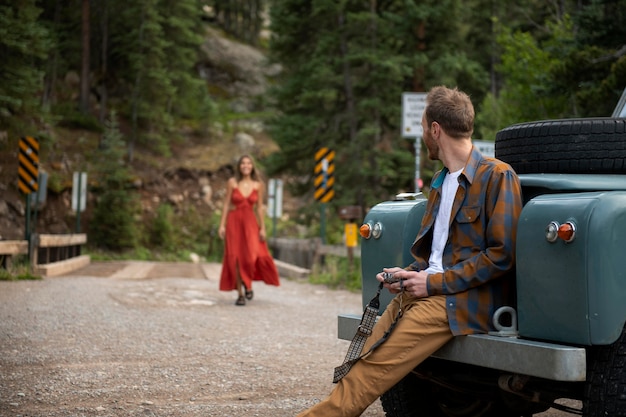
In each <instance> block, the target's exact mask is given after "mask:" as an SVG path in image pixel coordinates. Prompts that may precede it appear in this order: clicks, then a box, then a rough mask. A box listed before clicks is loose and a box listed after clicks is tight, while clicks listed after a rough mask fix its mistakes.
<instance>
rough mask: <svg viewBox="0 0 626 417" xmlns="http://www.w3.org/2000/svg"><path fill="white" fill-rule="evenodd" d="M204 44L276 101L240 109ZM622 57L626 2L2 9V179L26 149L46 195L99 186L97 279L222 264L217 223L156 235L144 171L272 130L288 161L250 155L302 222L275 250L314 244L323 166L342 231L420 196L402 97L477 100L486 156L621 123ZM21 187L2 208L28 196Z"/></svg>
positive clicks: (93, 226)
mask: <svg viewBox="0 0 626 417" xmlns="http://www.w3.org/2000/svg"><path fill="white" fill-rule="evenodd" d="M209 29H211V30H212V31H215V32H217V33H219V34H220V36H223V37H224V38H225V39H229V40H231V41H237V42H240V43H242V44H245V45H248V46H252V47H254V48H256V49H257V50H259V51H262V53H263V54H264V55H265V56H266V57H267V64H268V67H273V68H277V69H278V70H277V71H276V72H275V73H274V74H273V76H268V77H267V78H268V79H267V85H268V86H269V88H267V89H265V90H264V91H261V92H259V93H258V94H256V95H253V96H247V97H246V98H245V99H243V98H242V97H241V96H240V95H238V93H237V92H233V91H236V89H235V88H231V87H232V86H233V85H238V83H241V82H242V80H238V79H237V75H236V74H237V71H236V66H237V65H238V62H230V63H227V64H224V65H222V66H221V67H217V68H216V67H207V66H206V62H205V60H204V59H203V58H202V53H203V52H206V51H203V48H207V45H208V44H207V43H206V39H207V36H208V30H209ZM624 39H626V0H589V1H578V0H562V1H540V0H523V1H519V0H501V1H497V2H496V1H492V0H445V1H441V0H427V1H405V0H390V1H385V2H381V1H379V2H362V1H341V2H338V1H334V0H280V1H275V0H245V1H244V0H205V1H200V0H141V1H136V2H130V3H129V2H123V1H122V0H103V1H98V2H93V1H89V0H81V1H74V2H62V1H58V0H45V1H40V0H24V1H20V2H13V3H8V4H5V5H1V6H0V55H1V56H2V60H1V61H0V78H1V79H2V80H3V82H2V84H1V85H0V163H1V165H3V166H7V165H8V164H9V162H10V163H15V161H14V160H13V159H12V158H13V156H14V155H15V152H14V150H15V149H17V141H18V139H19V137H21V136H25V135H30V136H35V137H37V138H38V140H39V142H40V145H41V150H40V153H41V161H42V167H44V168H46V169H47V171H48V172H49V181H48V188H49V190H50V191H51V192H53V193H57V194H59V193H61V192H62V191H63V190H66V189H67V188H68V183H70V184H71V180H70V178H71V173H72V171H75V170H80V171H89V173H90V190H89V192H90V193H92V194H93V195H94V196H95V202H96V206H95V208H94V209H93V211H92V212H91V213H90V214H89V215H90V216H91V217H90V218H89V219H86V221H88V222H89V225H90V232H89V233H90V237H89V247H88V248H87V250H88V251H89V253H90V254H91V255H92V257H93V258H94V259H146V260H147V259H155V260H189V257H190V256H191V255H192V254H197V255H199V256H201V257H203V258H205V259H208V260H215V261H219V260H221V255H222V252H221V251H222V242H221V241H220V240H219V238H218V237H217V232H216V225H217V224H218V222H219V217H218V214H216V213H215V210H213V211H199V210H197V209H196V208H194V207H193V206H191V207H184V208H182V209H181V208H177V209H174V208H173V207H172V205H171V204H170V203H168V202H167V201H161V202H160V203H159V204H158V206H157V207H156V208H155V209H154V210H152V211H150V214H149V215H146V214H145V210H144V211H142V209H141V202H140V200H139V194H140V187H138V186H134V185H133V184H134V183H135V180H136V178H137V177H138V176H140V175H141V170H142V169H145V168H146V167H149V168H150V169H152V170H156V171H158V170H159V169H162V168H163V165H164V161H172V160H174V159H175V157H174V155H175V152H174V150H175V149H177V148H183V149H184V148H186V147H191V146H196V145H199V148H205V149H228V148H232V145H231V144H232V140H233V136H234V135H235V133H236V132H237V131H238V130H243V131H246V129H247V128H246V126H249V125H261V126H262V129H263V131H262V133H261V134H262V135H263V136H264V137H268V138H269V140H271V141H272V143H274V144H275V149H273V150H272V151H271V152H267V153H266V152H261V151H259V150H258V149H257V150H255V151H256V152H257V153H258V154H257V155H255V157H256V158H257V162H258V164H259V166H260V167H261V168H262V170H263V172H264V173H265V174H266V176H267V177H282V178H286V179H287V181H286V183H285V187H286V189H287V190H288V191H289V193H290V194H291V195H292V196H294V197H295V198H298V199H300V200H302V201H304V202H305V204H302V207H301V208H300V209H298V212H297V213H290V216H289V219H281V220H279V221H278V222H277V224H276V228H277V232H278V234H279V236H291V237H301V238H309V237H315V236H319V232H320V214H319V213H320V211H319V205H318V203H317V202H316V201H315V200H314V198H313V190H314V186H313V180H314V175H313V172H314V164H315V161H314V157H313V156H314V154H315V151H316V150H317V149H319V148H320V147H322V146H323V147H328V148H331V149H333V150H335V151H336V157H335V165H336V171H335V186H334V191H335V198H334V199H333V200H332V201H331V202H329V204H328V212H329V213H334V212H336V211H337V209H338V208H339V207H342V206H346V205H358V206H361V207H362V208H363V209H364V212H366V211H367V209H368V208H369V207H371V206H373V205H374V204H376V203H378V202H379V201H382V200H385V199H388V198H390V197H392V196H393V195H395V194H397V193H399V192H410V191H413V190H414V169H415V154H414V149H413V143H414V141H413V138H405V137H403V135H402V132H401V110H402V109H401V94H402V93H403V92H420V91H427V90H428V89H429V88H430V87H432V86H434V85H438V84H446V85H449V86H458V87H459V88H461V89H463V90H465V91H467V92H468V93H470V94H471V96H472V99H473V101H474V103H475V105H476V110H477V117H476V130H475V134H474V137H475V138H476V139H481V140H487V141H492V140H494V137H495V133H496V132H497V131H498V130H500V129H502V128H504V127H506V126H508V125H510V124H513V123H517V122H524V121H531V120H539V119H552V118H571V117H592V116H610V115H611V112H612V110H613V108H614V107H615V105H616V104H617V102H618V100H619V98H620V95H621V94H622V91H623V90H624V87H626V44H625V43H624ZM407 139H410V140H407ZM68 143H69V144H70V146H67V144H68ZM211 155H212V158H218V157H223V155H218V154H216V153H213V154H211ZM420 165H421V172H420V174H421V177H422V179H423V182H424V184H426V185H428V184H429V181H430V178H431V177H432V175H433V173H434V172H435V171H436V170H437V169H439V166H438V165H437V164H436V163H434V162H431V161H429V160H428V159H427V157H426V156H425V152H422V155H421V164H420ZM7 175H13V168H11V169H4V170H0V179H2V181H3V182H5V183H6V184H9V185H8V186H7V187H8V188H6V189H2V190H3V195H8V194H9V193H13V194H17V191H16V189H15V188H16V187H15V185H14V184H13V183H14V181H13V180H12V178H13V177H10V178H11V179H10V180H9V177H7ZM424 192H428V187H427V186H426V187H425V188H424ZM328 221H329V224H328V228H327V230H328V237H327V238H328V243H330V244H341V242H342V236H341V232H340V231H342V230H343V227H342V226H343V224H342V223H341V222H340V221H339V220H337V219H336V218H329V220H328ZM268 226H269V227H268V235H270V236H271V235H272V227H273V225H271V224H269V221H268ZM346 261H347V260H342V259H337V260H335V259H331V258H328V259H327V262H326V263H325V265H324V267H323V268H321V267H320V269H319V270H316V271H315V275H316V278H315V279H319V280H322V281H324V280H327V281H332V278H331V276H340V277H338V278H337V279H341V280H344V281H341V282H338V283H332V282H329V284H330V285H339V286H345V287H346V288H351V287H352V286H353V285H356V284H354V283H353V281H355V279H353V278H354V274H358V271H356V272H353V270H354V269H355V268H353V266H352V265H347V264H346Z"/></svg>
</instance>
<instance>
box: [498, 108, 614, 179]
mask: <svg viewBox="0 0 626 417" xmlns="http://www.w3.org/2000/svg"><path fill="white" fill-rule="evenodd" d="M495 148H496V150H495V156H496V158H498V159H500V160H502V161H504V162H507V163H508V164H509V165H511V167H513V169H514V170H515V171H516V172H517V173H518V174H538V173H559V174H626V119H624V118H589V119H563V120H545V121H539V122H530V123H519V124H515V125H512V126H509V127H507V128H505V129H503V130H501V131H499V132H498V133H497V134H496V144H495Z"/></svg>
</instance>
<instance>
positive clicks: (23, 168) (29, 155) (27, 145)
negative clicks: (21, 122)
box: [17, 136, 39, 194]
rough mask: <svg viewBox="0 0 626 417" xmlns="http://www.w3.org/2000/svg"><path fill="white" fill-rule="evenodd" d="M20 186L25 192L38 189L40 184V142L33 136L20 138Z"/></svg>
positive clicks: (28, 192)
mask: <svg viewBox="0 0 626 417" xmlns="http://www.w3.org/2000/svg"><path fill="white" fill-rule="evenodd" d="M19 145H20V153H19V156H18V158H19V167H18V169H17V172H18V176H19V178H18V183H17V185H18V187H19V189H20V191H22V192H23V193H24V194H30V193H32V192H35V191H37V189H38V188H39V184H38V183H37V177H38V176H39V142H38V141H37V139H35V138H33V137H31V136H25V137H23V138H21V139H20V143H19Z"/></svg>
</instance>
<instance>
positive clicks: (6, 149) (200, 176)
mask: <svg viewBox="0 0 626 417" xmlns="http://www.w3.org/2000/svg"><path fill="white" fill-rule="evenodd" d="M202 55H203V57H202V60H201V62H200V65H199V68H198V70H199V72H200V74H201V75H202V77H203V78H205V79H206V81H207V84H208V86H209V88H210V90H211V91H212V93H213V94H214V95H215V96H217V97H220V98H221V99H225V100H227V102H228V103H229V105H230V111H231V112H234V113H241V114H245V113H249V112H251V111H256V110H258V109H255V108H254V106H255V103H256V102H257V101H256V100H255V98H256V97H257V96H259V95H261V94H263V93H264V91H265V89H266V79H267V78H268V77H269V76H272V75H275V74H276V72H277V69H276V68H270V67H268V66H267V65H266V64H265V58H264V56H263V54H262V53H261V52H259V51H258V50H255V49H254V48H251V47H249V46H247V45H243V44H240V43H237V42H234V41H232V40H229V39H227V38H226V37H223V36H221V34H220V33H219V32H218V31H216V30H213V29H208V30H207V36H206V40H205V43H204V45H203V47H202ZM48 134H49V135H50V136H52V137H54V138H55V146H54V147H52V149H42V152H41V155H40V170H41V171H45V172H46V173H48V175H49V182H50V184H49V185H50V186H49V187H48V190H47V198H46V203H45V204H44V205H43V207H42V208H41V210H40V211H38V213H37V219H36V220H37V222H36V228H35V231H36V232H38V233H72V232H74V231H75V230H76V216H75V214H74V213H73V212H72V211H71V179H72V173H73V172H74V171H84V170H87V174H88V175H89V172H88V168H85V160H86V158H85V156H86V155H89V154H90V153H91V152H92V151H93V149H94V147H95V146H96V144H97V143H98V136H97V135H96V134H94V133H89V132H84V131H74V130H68V129H62V128H53V127H50V128H49V131H48ZM11 139H13V140H11ZM14 142H17V139H15V138H9V137H8V134H7V132H3V131H2V128H1V127H0V149H2V152H0V239H5V240H13V239H22V238H23V237H24V234H25V221H26V215H25V211H26V209H25V198H24V196H23V195H21V194H20V193H19V192H18V190H17V166H18V148H17V145H15V146H13V143H14ZM9 145H11V146H9ZM276 151H278V148H277V146H276V145H275V144H274V143H273V142H272V140H271V138H269V137H268V136H267V135H266V133H265V132H264V129H263V125H262V123H261V122H260V121H258V120H245V119H239V120H238V121H237V122H235V123H234V124H232V125H228V126H224V125H220V124H215V125H214V126H213V127H212V128H211V131H210V133H209V134H207V135H204V136H202V137H199V136H198V135H197V134H195V135H194V134H191V133H189V134H187V137H186V139H185V141H184V143H177V144H174V145H173V147H172V155H171V157H167V158H164V157H159V156H155V155H146V154H142V153H141V152H140V151H138V152H136V153H135V159H134V161H133V163H132V171H133V175H134V177H135V181H134V186H135V187H136V188H137V190H138V192H139V194H140V195H141V202H142V210H143V213H142V218H143V220H144V221H145V220H147V219H149V218H151V217H152V216H153V214H154V213H155V210H156V207H157V206H158V205H159V204H161V203H163V202H167V203H169V204H171V205H172V206H173V207H174V208H175V213H185V212H187V211H188V210H189V209H190V208H192V207H193V209H194V211H195V212H196V213H198V214H200V215H201V216H208V217H209V218H210V216H211V215H212V214H213V213H214V212H215V211H219V210H220V208H221V204H222V198H223V192H224V186H225V181H226V178H227V177H228V176H230V175H231V174H232V169H233V165H234V162H235V161H236V160H237V158H238V157H239V156H240V155H241V154H244V153H247V154H251V155H253V156H254V157H255V158H257V159H259V158H262V157H264V156H266V155H268V154H270V153H272V152H276ZM285 204H286V206H285V207H284V211H285V212H286V213H289V212H293V211H294V210H295V209H296V208H297V207H296V206H295V203H294V202H293V201H292V200H291V199H289V198H288V196H286V198H285ZM93 206H94V196H93V195H91V194H90V195H89V197H88V202H87V210H86V212H85V213H84V214H81V232H88V230H89V218H90V209H92V208H93Z"/></svg>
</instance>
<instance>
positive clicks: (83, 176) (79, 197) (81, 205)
mask: <svg viewBox="0 0 626 417" xmlns="http://www.w3.org/2000/svg"><path fill="white" fill-rule="evenodd" d="M86 205H87V173H86V172H74V176H73V178H72V210H74V211H75V212H76V233H80V213H81V211H85V207H86Z"/></svg>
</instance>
